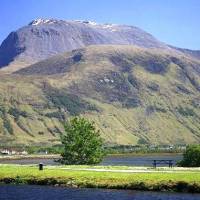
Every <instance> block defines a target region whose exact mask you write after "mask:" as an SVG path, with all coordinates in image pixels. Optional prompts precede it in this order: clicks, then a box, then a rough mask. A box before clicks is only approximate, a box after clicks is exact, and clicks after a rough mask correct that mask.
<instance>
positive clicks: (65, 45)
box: [0, 19, 169, 70]
mask: <svg viewBox="0 0 200 200" xmlns="http://www.w3.org/2000/svg"><path fill="white" fill-rule="evenodd" d="M95 44H96V45H99V44H118V45H120V44H121V45H138V46H140V47H147V48H169V47H168V46H167V45H166V44H164V43H162V42H160V41H158V40H157V39H155V38H154V37H153V36H152V35H150V34H149V33H147V32H145V31H143V30H141V29H139V28H137V27H134V26H127V25H116V24H97V23H95V22H90V21H64V20H55V19H36V20H33V21H32V22H31V23H29V24H28V25H27V26H25V27H22V28H20V29H19V30H17V31H14V32H11V33H10V34H9V35H8V37H7V38H6V39H5V40H4V41H3V43H2V45H1V46H0V67H5V66H8V65H12V68H11V70H16V69H18V68H21V67H23V66H27V65H29V64H31V63H35V62H37V61H40V60H42V59H46V58H49V57H50V56H53V55H56V54H58V53H63V52H66V51H71V50H74V49H78V48H82V47H85V46H88V45H95ZM13 66H15V67H13Z"/></svg>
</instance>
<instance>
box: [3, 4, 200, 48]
mask: <svg viewBox="0 0 200 200" xmlns="http://www.w3.org/2000/svg"><path fill="white" fill-rule="evenodd" d="M0 8H1V9H0V42H2V40H3V39H5V37H6V36H7V35H8V34H9V33H10V32H11V31H14V30H16V29H18V28H19V27H21V26H24V25H26V24H28V23H29V22H30V21H31V20H33V19H35V18H58V19H84V20H85V19H86V20H92V21H97V22H99V23H119V24H129V25H134V26H138V27H140V28H142V29H144V30H145V31H147V32H149V33H151V34H153V35H154V36H155V37H157V38H158V39H159V40H161V41H164V42H166V43H168V44H171V45H174V46H178V47H183V48H190V49H200V36H199V35H200V0H0Z"/></svg>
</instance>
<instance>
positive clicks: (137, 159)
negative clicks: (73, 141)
mask: <svg viewBox="0 0 200 200" xmlns="http://www.w3.org/2000/svg"><path fill="white" fill-rule="evenodd" d="M181 158H182V156H181V155H180V154H172V155H143V156H137V155H134V156H108V157H106V158H105V159H104V160H103V162H102V163H101V165H119V166H120V165H121V166H122V165H126V166H134V165H136V166H152V160H156V159H157V160H162V159H167V160H173V161H174V164H175V163H176V162H177V161H179V160H181ZM40 162H43V163H44V164H45V165H58V164H59V163H57V162H54V159H22V160H4V161H3V160H0V163H2V164H3V163H5V164H38V163H40Z"/></svg>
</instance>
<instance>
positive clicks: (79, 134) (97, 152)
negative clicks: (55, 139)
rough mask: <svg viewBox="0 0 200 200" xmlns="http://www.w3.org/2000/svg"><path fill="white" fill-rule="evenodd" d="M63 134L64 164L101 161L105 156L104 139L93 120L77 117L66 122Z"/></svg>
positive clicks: (62, 160) (62, 161)
mask: <svg viewBox="0 0 200 200" xmlns="http://www.w3.org/2000/svg"><path fill="white" fill-rule="evenodd" d="M64 127H65V133H64V134H63V135H62V136H61V142H62V144H63V146H64V151H63V152H62V154H61V156H62V158H61V159H60V160H59V161H60V162H61V163H62V164H68V165H70V164H71V165H83V164H97V163H100V162H101V161H102V159H103V156H104V150H103V141H102V139H101V137H100V133H99V130H96V128H95V125H94V123H93V122H90V121H88V120H86V119H84V118H78V117H75V118H73V119H71V120H70V121H69V122H67V123H66V124H65V126H64Z"/></svg>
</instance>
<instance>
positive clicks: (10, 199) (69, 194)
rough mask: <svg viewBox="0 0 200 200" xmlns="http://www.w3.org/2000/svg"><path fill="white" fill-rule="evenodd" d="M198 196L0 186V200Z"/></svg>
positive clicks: (191, 197) (183, 199)
mask: <svg viewBox="0 0 200 200" xmlns="http://www.w3.org/2000/svg"><path fill="white" fill-rule="evenodd" d="M199 199H200V194H184V193H161V192H136V191H122V190H102V189H70V188H56V187H49V186H28V185H27V186H12V185H2V186H0V200H199Z"/></svg>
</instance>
